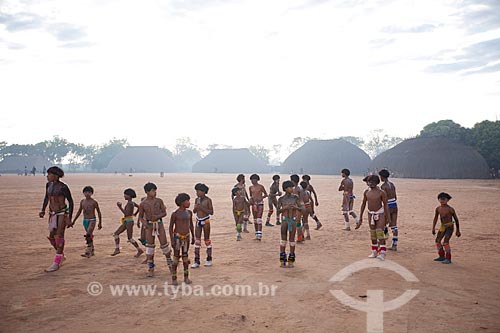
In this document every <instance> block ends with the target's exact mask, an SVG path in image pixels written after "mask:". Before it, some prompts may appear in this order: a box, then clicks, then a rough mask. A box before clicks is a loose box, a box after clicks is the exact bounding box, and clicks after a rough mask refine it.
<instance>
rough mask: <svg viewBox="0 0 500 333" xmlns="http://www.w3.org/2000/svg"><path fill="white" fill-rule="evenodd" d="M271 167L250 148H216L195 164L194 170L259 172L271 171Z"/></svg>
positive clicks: (208, 171)
mask: <svg viewBox="0 0 500 333" xmlns="http://www.w3.org/2000/svg"><path fill="white" fill-rule="evenodd" d="M269 171H270V168H269V166H267V165H266V163H264V162H263V161H262V160H260V159H258V158H257V157H255V155H253V154H252V153H251V152H250V150H248V149H246V148H242V149H214V150H212V151H211V152H210V153H209V154H208V155H207V156H205V157H204V158H203V159H201V160H200V161H198V162H197V163H195V164H194V165H193V172H207V173H252V172H254V173H258V172H261V173H262V172H269Z"/></svg>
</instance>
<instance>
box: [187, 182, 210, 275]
mask: <svg viewBox="0 0 500 333" xmlns="http://www.w3.org/2000/svg"><path fill="white" fill-rule="evenodd" d="M194 189H195V190H196V196H197V198H196V200H195V202H194V208H193V213H195V214H196V230H195V238H194V239H195V242H194V263H193V265H191V267H192V268H198V267H200V248H201V233H202V232H203V237H204V240H205V246H206V247H207V260H206V261H205V266H207V267H209V266H212V241H211V240H210V224H211V223H210V221H211V215H212V214H213V213H214V207H213V205H212V199H210V198H209V197H207V193H208V186H207V185H205V184H202V183H198V184H196V185H195V187H194Z"/></svg>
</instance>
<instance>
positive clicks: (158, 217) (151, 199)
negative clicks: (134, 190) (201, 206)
mask: <svg viewBox="0 0 500 333" xmlns="http://www.w3.org/2000/svg"><path fill="white" fill-rule="evenodd" d="M156 190H157V187H156V185H155V184H153V183H147V184H146V185H144V192H146V199H144V200H143V201H142V202H141V204H140V205H139V221H140V222H141V223H142V224H145V225H146V241H147V243H146V260H147V263H148V268H149V269H148V274H147V277H153V276H154V269H155V268H154V267H155V264H154V255H155V237H156V236H157V237H158V240H159V241H160V248H161V250H162V251H163V254H164V255H165V258H166V259H167V266H168V268H169V270H170V271H171V270H172V258H171V257H170V255H171V252H172V251H171V249H170V246H169V244H168V240H167V235H166V233H165V226H164V225H163V220H162V218H164V217H165V216H167V208H166V207H165V204H164V203H163V200H161V199H160V198H157V197H156Z"/></svg>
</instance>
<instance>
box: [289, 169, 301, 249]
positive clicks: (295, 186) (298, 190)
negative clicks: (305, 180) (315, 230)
mask: <svg viewBox="0 0 500 333" xmlns="http://www.w3.org/2000/svg"><path fill="white" fill-rule="evenodd" d="M290 181H291V182H292V183H293V194H295V195H297V196H298V197H299V198H302V196H303V193H302V192H303V191H304V189H303V188H302V186H300V185H299V182H300V177H299V175H296V174H294V175H291V176H290ZM302 214H303V212H302V211H300V212H297V243H302V242H304V230H302Z"/></svg>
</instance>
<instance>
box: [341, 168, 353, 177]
mask: <svg viewBox="0 0 500 333" xmlns="http://www.w3.org/2000/svg"><path fill="white" fill-rule="evenodd" d="M340 172H341V173H343V174H344V175H346V176H349V175H350V174H351V171H349V169H342V171H340Z"/></svg>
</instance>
